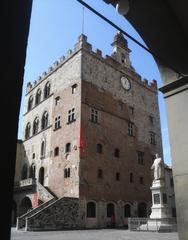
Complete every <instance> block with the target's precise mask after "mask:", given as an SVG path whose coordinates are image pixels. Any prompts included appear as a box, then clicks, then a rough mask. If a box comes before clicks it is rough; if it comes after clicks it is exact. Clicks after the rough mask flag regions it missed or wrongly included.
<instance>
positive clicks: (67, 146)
mask: <svg viewBox="0 0 188 240" xmlns="http://www.w3.org/2000/svg"><path fill="white" fill-rule="evenodd" d="M70 151H71V143H67V144H66V146H65V152H66V153H68V152H70Z"/></svg>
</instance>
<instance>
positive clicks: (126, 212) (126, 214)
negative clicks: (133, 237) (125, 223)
mask: <svg viewBox="0 0 188 240" xmlns="http://www.w3.org/2000/svg"><path fill="white" fill-rule="evenodd" d="M131 212H132V205H131V204H130V203H126V204H125V205H124V218H129V217H131V215H132V214H131Z"/></svg>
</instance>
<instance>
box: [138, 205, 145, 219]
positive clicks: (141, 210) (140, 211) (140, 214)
mask: <svg viewBox="0 0 188 240" xmlns="http://www.w3.org/2000/svg"><path fill="white" fill-rule="evenodd" d="M138 217H147V204H146V203H139V204H138Z"/></svg>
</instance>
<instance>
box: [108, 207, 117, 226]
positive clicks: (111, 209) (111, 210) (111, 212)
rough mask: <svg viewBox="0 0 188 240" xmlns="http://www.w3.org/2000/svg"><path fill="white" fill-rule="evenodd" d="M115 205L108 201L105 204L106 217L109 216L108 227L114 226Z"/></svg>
mask: <svg viewBox="0 0 188 240" xmlns="http://www.w3.org/2000/svg"><path fill="white" fill-rule="evenodd" d="M115 207H116V205H115V203H114V202H108V203H107V204H106V217H107V218H110V222H109V223H107V225H109V226H110V227H115V221H116V220H115V219H116V208H115Z"/></svg>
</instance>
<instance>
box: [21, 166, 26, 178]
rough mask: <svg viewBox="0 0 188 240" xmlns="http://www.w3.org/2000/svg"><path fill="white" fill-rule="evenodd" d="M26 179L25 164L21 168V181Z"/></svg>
mask: <svg viewBox="0 0 188 240" xmlns="http://www.w3.org/2000/svg"><path fill="white" fill-rule="evenodd" d="M23 179H27V164H24V165H23V167H22V174H21V180H23Z"/></svg>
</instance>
